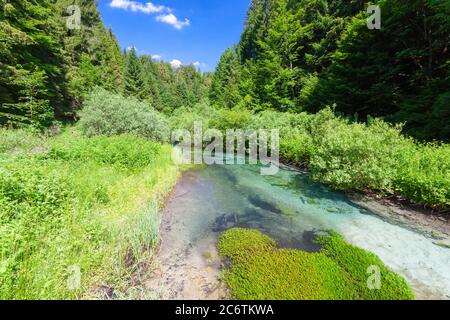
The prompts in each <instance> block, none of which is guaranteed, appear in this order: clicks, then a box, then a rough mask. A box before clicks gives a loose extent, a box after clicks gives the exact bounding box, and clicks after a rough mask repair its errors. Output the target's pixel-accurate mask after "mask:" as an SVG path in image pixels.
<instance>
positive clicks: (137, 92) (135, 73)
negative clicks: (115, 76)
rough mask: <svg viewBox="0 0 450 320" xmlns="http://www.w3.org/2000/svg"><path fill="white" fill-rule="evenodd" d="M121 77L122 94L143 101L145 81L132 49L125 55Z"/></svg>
mask: <svg viewBox="0 0 450 320" xmlns="http://www.w3.org/2000/svg"><path fill="white" fill-rule="evenodd" d="M123 76H124V77H123V93H124V94H125V95H127V96H134V97H136V98H138V99H141V100H145V98H146V93H145V81H144V77H143V73H142V65H141V61H140V60H139V58H138V56H137V53H136V49H135V48H134V47H132V48H131V49H130V50H129V51H128V52H127V53H126V58H125V69H124V73H123Z"/></svg>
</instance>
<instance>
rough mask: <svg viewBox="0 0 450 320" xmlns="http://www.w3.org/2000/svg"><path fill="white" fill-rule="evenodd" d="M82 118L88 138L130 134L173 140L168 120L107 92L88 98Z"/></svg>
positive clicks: (134, 100)
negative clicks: (170, 138)
mask: <svg viewBox="0 0 450 320" xmlns="http://www.w3.org/2000/svg"><path fill="white" fill-rule="evenodd" d="M80 115H81V120H80V125H81V129H82V131H83V133H84V134H85V135H86V136H88V137H93V136H97V135H107V136H112V135H121V134H127V133H130V134H135V135H139V136H142V137H144V138H147V139H152V140H157V141H168V140H169V137H170V126H169V122H168V120H167V119H166V118H165V117H164V116H163V115H162V114H160V113H159V112H157V111H156V110H154V109H153V108H152V107H151V106H150V105H148V104H146V103H144V102H141V101H139V100H137V99H135V98H133V97H126V98H125V97H123V96H121V95H118V94H113V93H111V92H108V91H106V90H103V89H96V90H95V91H94V92H93V93H91V94H90V95H89V96H88V98H87V99H86V101H85V103H84V108H83V111H82V112H81V113H80Z"/></svg>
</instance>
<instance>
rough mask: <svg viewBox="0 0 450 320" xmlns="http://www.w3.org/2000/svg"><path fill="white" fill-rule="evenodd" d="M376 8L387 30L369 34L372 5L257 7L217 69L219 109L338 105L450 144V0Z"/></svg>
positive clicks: (383, 1)
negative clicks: (401, 125)
mask: <svg viewBox="0 0 450 320" xmlns="http://www.w3.org/2000/svg"><path fill="white" fill-rule="evenodd" d="M373 3H374V4H377V5H379V6H380V8H381V12H382V15H383V17H385V19H384V18H383V19H382V23H381V25H382V28H381V30H369V29H368V28H367V18H368V15H367V13H366V9H367V7H368V5H369V4H371V2H369V1H341V0H340V1H330V0H298V1H290V0H253V1H251V4H250V9H249V11H248V16H247V21H246V28H245V30H244V32H243V33H242V36H241V40H240V42H239V44H238V46H237V47H236V48H232V49H229V50H227V51H226V52H225V53H224V54H223V56H222V58H221V60H220V62H219V65H218V67H217V72H216V74H215V75H214V79H213V84H212V87H211V92H210V98H211V102H212V104H213V105H217V106H219V107H225V108H231V107H235V106H239V107H245V108H248V109H250V110H255V111H262V110H276V111H283V112H284V111H289V112H299V111H303V110H306V111H310V112H317V111H319V110H321V109H323V108H324V107H325V106H327V105H332V104H336V110H337V111H339V112H342V113H344V114H346V115H348V116H352V117H353V116H354V115H356V118H359V119H361V120H364V121H365V120H366V119H368V118H369V116H373V117H384V118H385V119H386V120H387V121H389V122H391V123H406V124H405V126H404V132H405V133H407V134H409V135H412V136H414V137H416V138H418V139H423V140H432V139H439V140H443V141H446V140H448V139H449V138H450V135H449V127H448V126H447V125H446V124H447V123H450V121H449V116H450V113H449V112H448V110H449V108H448V96H449V92H450V91H449V90H450V87H449V83H450V81H449V77H450V69H449V66H450V64H449V58H448V50H447V47H448V41H447V39H448V36H449V34H450V23H449V19H446V18H445V17H448V16H449V14H450V6H448V1H447V0H437V1H425V2H424V1H421V0H414V1H409V2H405V1H403V2H402V1H395V0H378V1H372V4H373ZM386 17H388V18H386Z"/></svg>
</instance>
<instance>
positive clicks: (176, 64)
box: [170, 59, 183, 69]
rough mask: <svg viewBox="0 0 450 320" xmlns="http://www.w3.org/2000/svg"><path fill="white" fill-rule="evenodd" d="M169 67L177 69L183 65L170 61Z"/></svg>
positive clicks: (178, 61) (176, 61)
mask: <svg viewBox="0 0 450 320" xmlns="http://www.w3.org/2000/svg"><path fill="white" fill-rule="evenodd" d="M170 65H171V66H172V68H174V69H178V68H180V67H181V66H182V65H183V63H182V62H181V61H180V60H177V59H173V60H172V61H170Z"/></svg>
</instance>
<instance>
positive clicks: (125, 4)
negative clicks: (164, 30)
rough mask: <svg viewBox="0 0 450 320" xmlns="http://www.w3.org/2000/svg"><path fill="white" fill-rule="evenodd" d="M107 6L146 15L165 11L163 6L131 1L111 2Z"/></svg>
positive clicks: (117, 0)
mask: <svg viewBox="0 0 450 320" xmlns="http://www.w3.org/2000/svg"><path fill="white" fill-rule="evenodd" d="M109 5H110V6H111V7H113V8H119V9H125V10H131V11H134V12H137V11H139V12H143V13H146V14H150V13H161V12H163V11H165V10H167V8H166V7H165V6H158V5H154V4H153V3H151V2H147V3H145V4H144V3H140V2H137V1H132V0H112V1H111V3H110V4H109Z"/></svg>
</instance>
